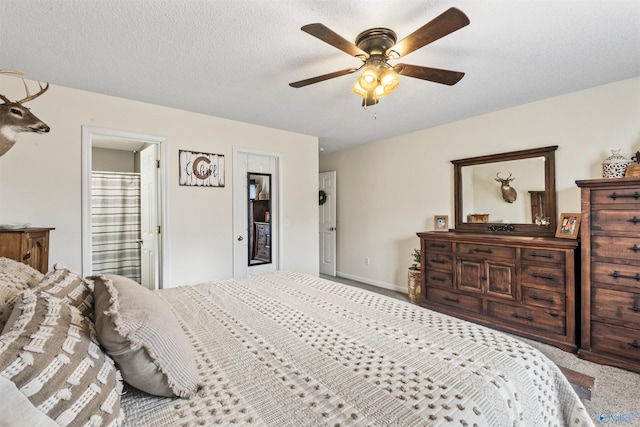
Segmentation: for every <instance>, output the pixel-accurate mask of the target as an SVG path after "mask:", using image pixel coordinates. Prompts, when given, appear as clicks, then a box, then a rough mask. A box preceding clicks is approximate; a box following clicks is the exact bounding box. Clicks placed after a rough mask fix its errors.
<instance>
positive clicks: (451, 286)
mask: <svg viewBox="0 0 640 427" xmlns="http://www.w3.org/2000/svg"><path fill="white" fill-rule="evenodd" d="M418 237H419V238H420V242H421V250H422V288H423V292H421V295H422V300H421V301H418V303H419V304H420V305H422V306H424V307H427V308H430V309H432V310H435V311H439V312H442V313H446V314H449V315H452V316H455V317H459V318H462V319H466V320H470V321H473V322H476V323H480V324H483V325H487V326H490V327H493V328H496V329H500V330H503V331H506V332H510V333H513V334H516V335H519V336H523V337H528V338H532V339H535V340H537V341H541V342H545V343H548V344H551V345H554V346H557V347H559V348H561V349H563V350H566V351H572V352H575V351H576V350H577V348H578V341H577V338H578V331H577V324H576V319H577V318H578V311H577V308H578V301H579V293H578V289H577V286H576V283H577V279H576V277H578V275H579V265H578V264H579V263H578V262H577V260H578V258H577V257H576V254H577V252H578V242H577V241H576V240H567V239H556V238H550V237H524V236H506V235H495V236H494V235H487V234H473V233H460V232H425V233H418Z"/></svg>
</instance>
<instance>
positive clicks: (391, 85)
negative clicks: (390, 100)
mask: <svg viewBox="0 0 640 427" xmlns="http://www.w3.org/2000/svg"><path fill="white" fill-rule="evenodd" d="M380 84H381V85H382V87H384V91H385V94H387V95H388V94H390V93H391V92H393V91H394V90H396V89H397V88H398V86H399V85H400V77H398V73H397V72H396V70H394V69H393V68H387V69H386V70H384V71H383V72H382V73H380Z"/></svg>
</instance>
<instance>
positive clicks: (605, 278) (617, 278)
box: [591, 262, 640, 288]
mask: <svg viewBox="0 0 640 427" xmlns="http://www.w3.org/2000/svg"><path fill="white" fill-rule="evenodd" d="M591 280H592V281H593V283H594V285H596V286H597V284H598V283H602V284H605V285H619V286H630V287H633V288H638V286H640V264H639V265H623V264H613V263H607V262H593V263H592V264H591Z"/></svg>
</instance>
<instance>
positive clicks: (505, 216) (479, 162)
mask: <svg viewBox="0 0 640 427" xmlns="http://www.w3.org/2000/svg"><path fill="white" fill-rule="evenodd" d="M557 148H558V146H557V145H554V146H549V147H542V148H534V149H529V150H520V151H511V152H508V153H500V154H492V155H486V156H479V157H470V158H466V159H459V160H452V161H451V163H453V167H454V175H453V176H454V198H455V215H454V220H455V230H456V231H466V232H475V233H489V234H508V235H520V236H539V237H545V236H546V237H553V236H554V234H555V229H556V222H557V213H556V175H555V151H556V150H557Z"/></svg>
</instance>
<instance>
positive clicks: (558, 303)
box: [522, 286, 566, 311]
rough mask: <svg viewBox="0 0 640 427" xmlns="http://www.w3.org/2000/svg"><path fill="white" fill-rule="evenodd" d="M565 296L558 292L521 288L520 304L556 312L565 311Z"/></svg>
mask: <svg viewBox="0 0 640 427" xmlns="http://www.w3.org/2000/svg"><path fill="white" fill-rule="evenodd" d="M565 301H566V296H565V294H563V293H560V292H552V291H548V290H546V289H538V288H530V287H528V286H523V287H522V302H523V304H524V305H529V306H536V307H544V308H550V309H552V310H556V311H565V310H566V307H565Z"/></svg>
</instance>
